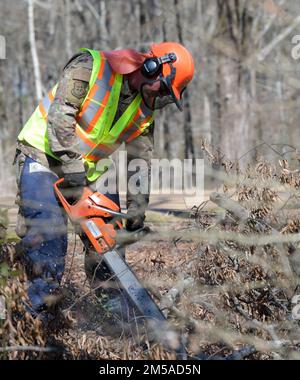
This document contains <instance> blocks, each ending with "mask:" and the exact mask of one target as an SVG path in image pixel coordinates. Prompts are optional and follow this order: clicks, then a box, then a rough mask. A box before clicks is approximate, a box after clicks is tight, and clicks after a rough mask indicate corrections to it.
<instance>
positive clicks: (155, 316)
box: [103, 249, 166, 321]
mask: <svg viewBox="0 0 300 380" xmlns="http://www.w3.org/2000/svg"><path fill="white" fill-rule="evenodd" d="M103 260H104V262H105V264H106V265H107V266H108V267H109V269H110V270H111V272H112V273H114V275H115V276H116V278H117V280H118V281H119V283H120V285H121V287H122V289H123V290H125V292H126V295H127V296H128V297H129V299H130V301H131V302H132V303H133V305H134V306H135V307H136V309H137V310H138V312H139V313H140V315H141V316H143V317H145V318H147V319H152V320H157V321H166V318H165V316H164V315H163V313H162V312H161V311H160V309H159V308H158V306H157V305H156V303H155V302H154V301H153V300H152V297H151V296H150V294H149V293H148V292H147V290H146V289H145V288H144V287H143V286H142V285H141V283H140V282H139V280H138V279H137V277H136V276H135V274H134V273H133V272H132V270H131V269H130V268H129V266H128V265H127V264H126V262H125V261H124V260H123V259H122V257H120V255H119V254H118V252H117V251H116V250H115V249H112V250H111V251H108V252H106V253H105V254H104V255H103Z"/></svg>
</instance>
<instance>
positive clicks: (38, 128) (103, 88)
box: [18, 49, 154, 181]
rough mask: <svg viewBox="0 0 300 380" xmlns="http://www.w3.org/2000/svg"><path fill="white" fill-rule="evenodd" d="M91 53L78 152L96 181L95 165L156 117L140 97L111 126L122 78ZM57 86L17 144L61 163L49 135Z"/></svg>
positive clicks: (100, 55)
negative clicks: (49, 114) (48, 129)
mask: <svg viewBox="0 0 300 380" xmlns="http://www.w3.org/2000/svg"><path fill="white" fill-rule="evenodd" d="M80 50H82V51H88V52H89V53H90V54H91V55H92V57H93V70H92V74H91V78H90V82H89V91H88V93H87V95H86V97H85V99H84V101H83V103H82V106H81V109H80V111H79V113H78V115H77V117H76V121H77V124H76V135H77V140H78V150H79V152H80V153H81V154H82V157H83V160H84V161H85V162H86V163H87V164H88V168H89V170H88V172H87V178H88V180H90V181H95V180H96V179H97V178H98V177H99V175H101V173H100V172H98V171H97V170H96V164H97V162H98V161H99V160H100V159H101V158H105V157H108V156H109V155H110V154H111V153H113V152H114V151H115V150H116V149H117V148H118V147H119V146H120V145H121V144H122V142H124V141H126V142H128V141H130V140H132V139H134V138H136V137H137V136H139V135H140V134H141V133H142V132H143V131H144V130H145V129H146V128H147V127H149V125H150V124H151V123H152V122H153V118H154V113H153V111H152V110H150V109H149V108H148V107H147V106H146V105H145V104H144V102H143V101H142V98H141V95H140V94H138V95H137V96H136V97H135V98H134V99H133V101H132V102H131V104H130V105H129V106H128V107H127V108H126V110H125V111H124V112H123V114H122V115H121V116H120V118H119V119H118V120H117V121H116V123H115V124H114V125H113V126H112V123H113V120H114V117H115V114H116V112H117V107H118V103H119V97H120V91H121V86H122V80H123V75H121V74H118V73H116V72H114V71H113V70H112V68H111V66H110V65H109V63H108V62H107V60H106V58H105V57H104V55H103V53H102V52H101V51H97V50H90V49H80ZM56 89H57V85H56V86H54V87H53V89H52V90H51V91H50V92H49V93H48V94H47V95H46V96H45V97H44V99H43V100H42V101H41V102H40V104H39V105H38V107H37V108H36V110H35V111H34V113H33V114H32V115H31V117H30V119H29V120H28V121H27V123H26V124H25V125H24V127H23V129H22V130H21V132H20V134H19V136H18V140H19V141H26V142H27V143H28V144H30V145H31V146H34V147H35V148H37V149H39V150H41V151H43V152H45V153H46V154H48V155H49V156H51V157H53V158H56V159H58V157H56V156H55V155H54V154H53V153H52V152H51V149H50V146H49V141H48V134H47V116H48V111H49V108H50V106H51V103H52V101H53V99H54V97H55V93H56Z"/></svg>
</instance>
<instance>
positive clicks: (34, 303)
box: [15, 42, 194, 313]
mask: <svg viewBox="0 0 300 380" xmlns="http://www.w3.org/2000/svg"><path fill="white" fill-rule="evenodd" d="M193 74H194V63H193V58H192V56H191V54H190V53H189V52H188V51H187V50H186V49H185V48H184V47H183V46H182V45H180V44H178V43H174V42H164V43H160V44H153V45H152V46H151V50H150V52H149V53H147V54H142V53H139V52H137V51H135V50H132V49H128V50H118V51H103V52H102V51H95V50H90V49H81V51H80V53H78V54H76V55H75V56H74V57H72V59H71V60H70V61H69V62H68V63H67V65H66V66H65V68H64V69H63V72H62V75H61V77H60V79H59V82H58V84H57V85H56V86H55V87H54V88H53V89H52V90H51V91H50V92H49V93H48V95H47V96H46V97H45V98H44V99H43V100H42V102H41V103H40V104H39V106H38V107H37V109H36V110H35V112H34V113H33V114H32V116H31V118H30V119H29V120H28V122H27V123H26V124H25V126H24V127H23V129H22V131H21V133H20V134H19V136H18V142H17V153H16V160H15V161H16V162H17V164H18V175H17V183H18V187H19V199H18V203H19V204H20V211H19V220H25V225H24V224H22V226H21V225H20V223H19V224H18V227H17V233H18V234H19V235H20V236H21V237H22V243H21V246H22V250H23V252H24V258H25V262H26V270H27V274H28V277H29V281H30V283H29V291H28V294H29V299H30V302H31V305H30V307H31V308H32V311H33V312H35V313H40V312H42V311H44V310H45V309H46V310H47V305H46V302H45V299H46V297H47V296H49V295H52V294H55V293H56V292H57V291H58V289H59V284H60V281H61V278H62V275H63V271H64V258H65V255H66V251H67V221H66V216H65V214H64V213H63V211H62V209H61V207H60V205H59V202H58V201H57V199H56V197H55V194H54V190H53V183H54V182H55V181H57V179H58V178H59V177H64V182H63V184H64V187H65V188H66V189H67V190H68V191H69V193H71V195H72V197H73V198H75V199H79V198H80V195H81V192H82V189H83V187H84V186H85V185H89V186H94V183H95V181H96V180H97V179H98V178H99V176H100V175H101V172H99V171H98V170H97V167H96V166H97V163H98V162H99V160H101V159H104V158H107V157H108V156H109V155H110V154H111V153H112V152H114V151H115V150H116V149H117V148H118V147H119V146H120V145H121V144H122V143H123V142H124V143H125V146H126V149H127V157H128V160H129V161H130V160H132V159H134V158H142V159H144V160H146V161H147V162H148V163H149V165H148V167H149V168H150V158H151V151H152V147H153V129H154V110H156V109H158V108H162V107H164V106H165V105H167V104H169V103H175V104H176V105H177V107H178V108H179V109H180V110H182V93H183V91H184V90H185V88H186V87H187V85H188V83H189V82H190V81H191V80H192V78H193ZM149 172H150V170H149ZM128 174H129V175H128V178H130V174H131V175H132V173H128ZM148 175H149V173H148ZM142 180H143V178H141V181H142ZM147 183H148V184H150V181H149V180H148V182H147ZM108 196H110V198H111V199H113V200H114V201H115V202H116V203H119V199H118V194H108ZM148 202H149V193H148V194H146V195H145V194H138V195H133V194H131V193H130V191H128V193H127V209H128V213H129V215H132V217H131V219H129V220H128V221H127V222H126V229H127V230H129V231H134V230H136V229H138V228H141V227H142V226H143V222H144V219H145V216H144V213H145V208H146V207H147V205H148Z"/></svg>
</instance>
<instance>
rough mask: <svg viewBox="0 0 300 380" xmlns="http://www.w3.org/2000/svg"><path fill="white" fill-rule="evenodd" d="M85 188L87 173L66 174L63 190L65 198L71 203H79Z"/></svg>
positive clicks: (62, 185)
mask: <svg viewBox="0 0 300 380" xmlns="http://www.w3.org/2000/svg"><path fill="white" fill-rule="evenodd" d="M84 186H86V177H85V172H79V173H66V174H64V181H63V182H62V184H61V188H62V189H63V195H64V197H65V198H66V199H68V200H69V201H74V202H76V201H78V200H79V199H80V198H81V196H82V193H83V189H84Z"/></svg>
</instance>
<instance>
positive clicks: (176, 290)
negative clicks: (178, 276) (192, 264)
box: [160, 277, 195, 318]
mask: <svg viewBox="0 0 300 380" xmlns="http://www.w3.org/2000/svg"><path fill="white" fill-rule="evenodd" d="M194 281H195V280H194V279H193V278H192V277H188V278H186V279H183V280H180V281H178V282H177V284H176V285H175V286H174V287H173V288H171V289H170V290H169V291H168V292H167V294H165V295H164V296H163V297H162V299H161V302H160V309H161V310H162V311H163V312H164V314H165V317H166V318H167V317H168V311H169V309H171V308H172V307H173V306H174V304H175V302H176V301H178V298H179V297H180V295H181V294H182V293H183V292H184V291H185V290H186V289H187V288H189V287H191V286H193V284H194Z"/></svg>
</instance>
